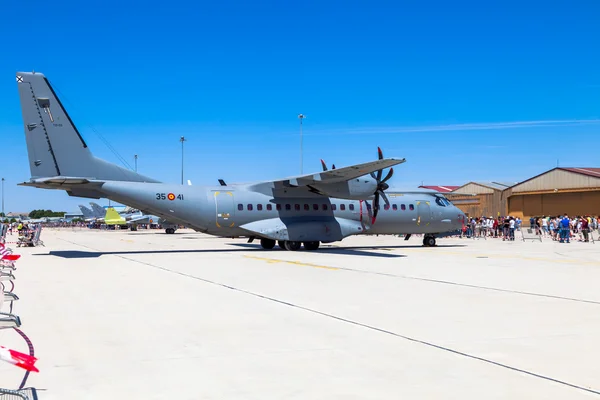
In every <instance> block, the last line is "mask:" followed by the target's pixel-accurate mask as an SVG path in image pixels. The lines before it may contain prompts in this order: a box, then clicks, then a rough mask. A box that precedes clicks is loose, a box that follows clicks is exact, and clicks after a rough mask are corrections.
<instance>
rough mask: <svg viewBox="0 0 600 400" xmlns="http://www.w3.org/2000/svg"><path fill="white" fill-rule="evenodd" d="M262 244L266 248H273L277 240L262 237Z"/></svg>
mask: <svg viewBox="0 0 600 400" xmlns="http://www.w3.org/2000/svg"><path fill="white" fill-rule="evenodd" d="M260 245H261V246H262V248H263V249H265V250H271V249H272V248H273V247H275V241H274V240H271V239H260Z"/></svg>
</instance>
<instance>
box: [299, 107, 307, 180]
mask: <svg viewBox="0 0 600 400" xmlns="http://www.w3.org/2000/svg"><path fill="white" fill-rule="evenodd" d="M304 118H306V117H305V116H304V114H298V119H299V120H300V175H302V166H303V163H304V158H303V156H302V120H303V119H304Z"/></svg>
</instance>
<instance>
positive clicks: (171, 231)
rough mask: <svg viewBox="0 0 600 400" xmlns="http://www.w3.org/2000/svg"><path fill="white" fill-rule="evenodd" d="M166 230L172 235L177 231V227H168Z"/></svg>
mask: <svg viewBox="0 0 600 400" xmlns="http://www.w3.org/2000/svg"><path fill="white" fill-rule="evenodd" d="M165 232H167V235H172V234H174V233H175V229H173V228H167V229H165Z"/></svg>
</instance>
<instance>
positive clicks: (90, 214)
mask: <svg viewBox="0 0 600 400" xmlns="http://www.w3.org/2000/svg"><path fill="white" fill-rule="evenodd" d="M79 209H80V210H81V213H82V214H83V217H84V218H94V212H93V211H92V210H90V209H89V208H87V207H86V206H84V205H81V204H80V205H79Z"/></svg>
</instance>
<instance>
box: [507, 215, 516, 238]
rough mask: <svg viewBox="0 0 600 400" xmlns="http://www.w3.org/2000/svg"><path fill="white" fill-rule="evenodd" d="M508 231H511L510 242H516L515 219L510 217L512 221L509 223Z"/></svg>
mask: <svg viewBox="0 0 600 400" xmlns="http://www.w3.org/2000/svg"><path fill="white" fill-rule="evenodd" d="M508 227H509V228H508V229H509V232H510V233H509V235H510V236H509V237H510V239H509V240H515V219H514V218H513V217H510V221H509V225H508Z"/></svg>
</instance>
